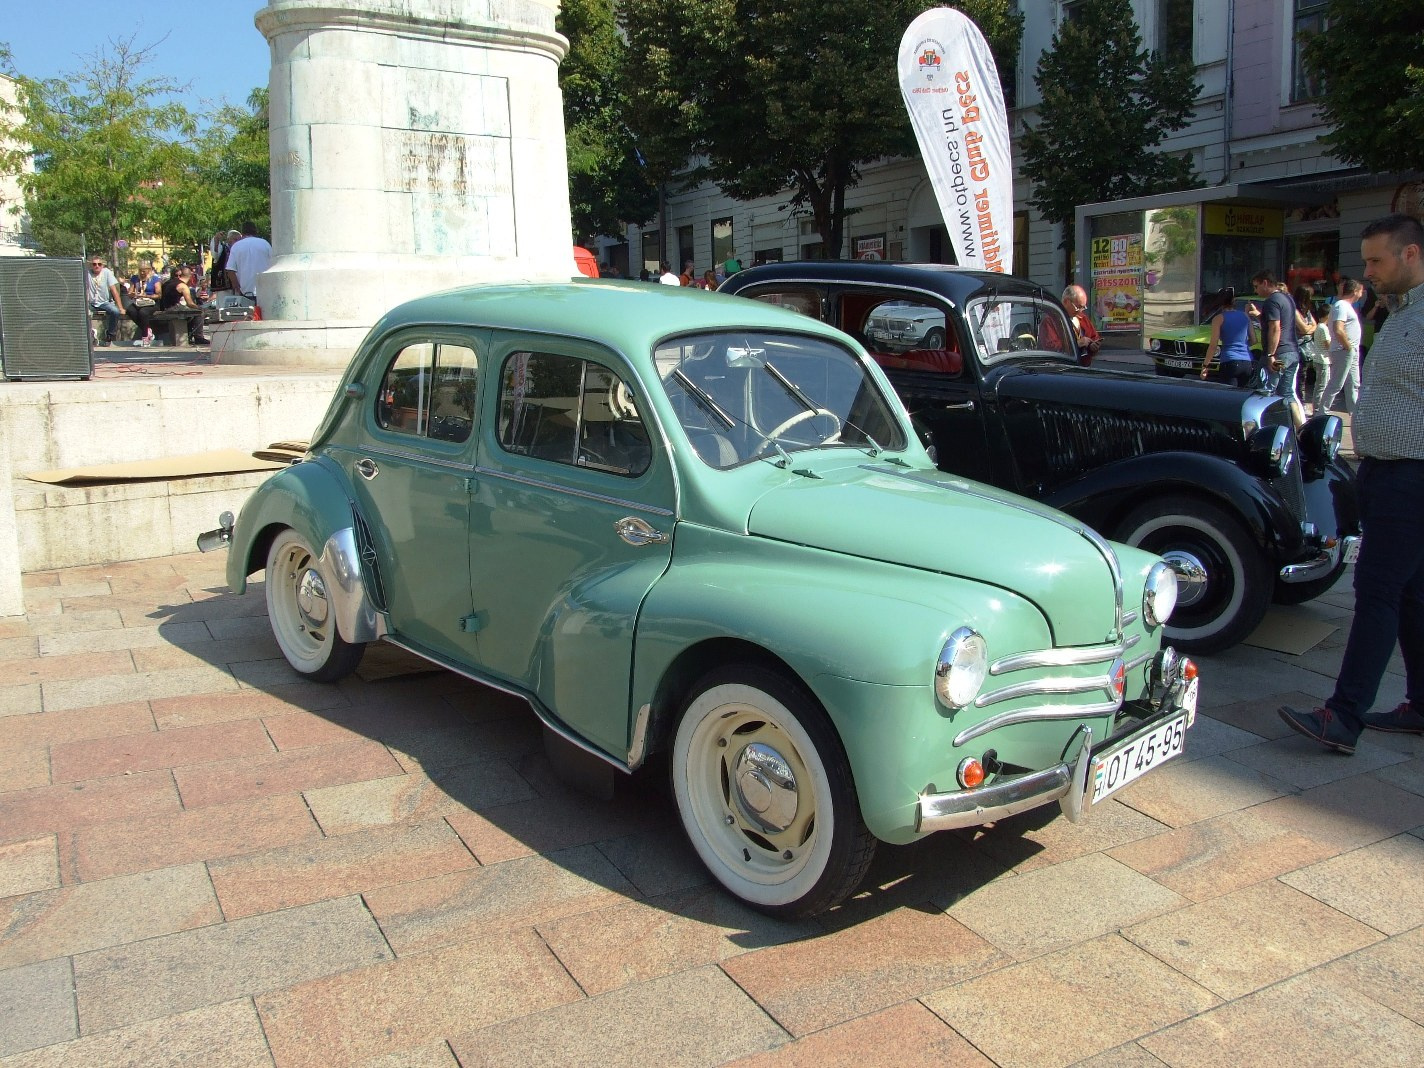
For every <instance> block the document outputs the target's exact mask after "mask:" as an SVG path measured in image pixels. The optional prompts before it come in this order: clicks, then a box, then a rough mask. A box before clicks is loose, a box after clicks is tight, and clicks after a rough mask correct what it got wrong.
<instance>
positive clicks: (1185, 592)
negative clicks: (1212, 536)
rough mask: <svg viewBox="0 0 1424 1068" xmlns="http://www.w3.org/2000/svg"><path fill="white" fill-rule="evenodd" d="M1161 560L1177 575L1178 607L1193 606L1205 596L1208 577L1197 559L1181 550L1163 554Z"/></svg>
mask: <svg viewBox="0 0 1424 1068" xmlns="http://www.w3.org/2000/svg"><path fill="white" fill-rule="evenodd" d="M1162 559H1163V560H1165V561H1167V566H1168V567H1170V568H1171V569H1172V570H1173V571H1174V572H1175V573H1176V575H1177V605H1178V607H1181V608H1185V607H1188V606H1189V605H1194V604H1196V603H1197V602H1198V601H1200V600H1201V599H1202V598H1203V597H1205V596H1206V587H1207V582H1208V580H1209V578H1210V576H1209V575H1208V574H1207V570H1206V565H1205V564H1203V563H1202V562H1201V559H1200V558H1199V557H1197V556H1196V555H1194V554H1193V553H1189V552H1185V551H1183V550H1181V549H1173V550H1171V551H1170V552H1165V553H1163V554H1162Z"/></svg>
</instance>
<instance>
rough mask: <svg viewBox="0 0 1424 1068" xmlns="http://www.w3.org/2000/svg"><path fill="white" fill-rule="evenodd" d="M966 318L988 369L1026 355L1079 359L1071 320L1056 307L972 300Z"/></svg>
mask: <svg viewBox="0 0 1424 1068" xmlns="http://www.w3.org/2000/svg"><path fill="white" fill-rule="evenodd" d="M965 315H966V317H967V318H968V320H969V322H970V325H971V327H972V328H973V332H974V341H975V344H976V345H978V347H979V358H980V359H981V360H982V361H983V362H984V365H985V366H986V367H987V366H989V365H990V364H994V363H998V362H1000V361H1001V360H1005V359H1010V358H1012V357H1014V356H1017V355H1021V354H1023V353H1031V354H1033V355H1035V356H1063V357H1066V358H1068V359H1070V360H1076V359H1077V350H1076V349H1075V348H1074V345H1073V334H1072V331H1071V330H1070V329H1069V326H1068V319H1067V317H1066V316H1065V315H1064V314H1063V309H1062V308H1060V307H1059V306H1058V305H1057V304H1054V303H1051V302H1049V301H1046V300H1036V299H1034V298H1032V297H1023V296H998V295H995V296H991V297H987V298H981V299H979V300H974V301H971V302H970V303H969V306H968V308H967V309H966V310H965Z"/></svg>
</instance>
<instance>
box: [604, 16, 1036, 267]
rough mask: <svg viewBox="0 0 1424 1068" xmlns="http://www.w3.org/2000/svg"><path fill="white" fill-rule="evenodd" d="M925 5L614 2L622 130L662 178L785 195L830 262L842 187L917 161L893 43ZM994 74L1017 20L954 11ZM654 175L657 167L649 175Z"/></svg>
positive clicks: (1010, 52) (1005, 60) (1011, 46)
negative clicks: (631, 75) (681, 173)
mask: <svg viewBox="0 0 1424 1068" xmlns="http://www.w3.org/2000/svg"><path fill="white" fill-rule="evenodd" d="M933 6H936V3H935V0H928V2H927V0H706V2H704V3H697V4H688V3H685V2H683V0H624V2H623V3H622V4H621V11H622V15H623V21H624V27H625V30H626V33H627V36H628V40H629V45H630V48H631V52H632V54H633V55H636V56H637V57H638V67H637V72H636V75H637V76H636V78H635V79H634V80H633V82H632V83H631V84H630V86H629V92H628V95H629V99H630V104H631V111H630V116H631V117H630V124H631V125H632V126H633V128H634V130H635V132H637V133H638V135H639V145H640V146H647V147H644V153H645V155H646V156H649V157H650V158H655V159H656V160H657V161H658V165H660V166H663V167H667V168H668V169H669V173H671V171H672V170H673V169H674V168H676V167H678V166H680V165H681V163H682V162H683V161H685V160H687V159H688V158H694V157H695V158H700V163H699V165H698V166H696V167H695V168H694V169H693V170H692V172H691V173H690V175H689V177H690V178H691V179H693V180H697V179H703V178H706V179H710V180H712V181H714V182H716V183H717V184H718V185H719V186H720V187H721V188H722V190H723V191H724V192H726V193H728V194H729V195H731V196H733V197H736V198H738V199H742V200H751V199H756V198H759V197H764V196H775V195H777V194H780V193H783V192H788V191H789V194H790V195H789V198H788V206H789V207H791V208H792V209H795V210H797V211H804V212H807V213H809V214H810V216H811V217H812V219H813V220H814V222H815V226H816V230H817V231H818V232H819V233H820V235H821V240H822V243H823V247H824V249H825V254H826V255H827V256H829V257H838V256H839V255H840V251H841V246H842V243H843V235H844V225H845V219H846V216H847V209H846V207H845V193H846V190H847V189H848V188H850V187H852V186H853V185H855V183H856V182H858V181H859V179H860V168H861V166H862V165H863V164H865V163H868V162H870V161H872V160H875V159H879V158H881V157H884V156H894V155H903V154H910V153H913V152H915V150H916V149H915V140H914V134H913V131H912V130H911V127H910V121H909V118H908V116H907V115H906V112H905V107H904V104H903V102H902V100H901V96H900V87H899V80H898V78H897V75H896V70H895V57H896V55H897V53H898V51H899V46H900V37H901V36H902V35H903V33H904V32H905V29H906V28H907V27H908V26H909V24H910V22H911V21H913V20H914V18H915V16H917V15H919V14H920V13H921V12H922V11H924V10H926V9H928V8H930V7H933ZM953 6H956V7H959V8H960V9H961V10H963V11H964V12H965V14H967V15H969V16H970V17H971V18H973V19H974V20H975V22H977V23H978V25H979V26H980V28H981V29H982V30H983V31H984V34H985V36H986V37H987V38H988V40H989V42H990V45H991V47H992V48H993V49H994V53H995V56H996V58H997V59H998V61H999V65H1000V70H1007V69H1011V66H1010V65H1011V64H1012V62H1013V57H1014V56H1015V55H1016V54H1017V52H1018V44H1019V38H1020V35H1021V33H1022V25H1023V23H1022V17H1021V16H1019V15H1017V14H1016V13H1015V12H1014V11H1013V10H1012V8H1011V6H1010V4H1009V3H1008V2H1007V0H956V2H955V3H954V4H953ZM654 169H655V170H656V167H655V168H654Z"/></svg>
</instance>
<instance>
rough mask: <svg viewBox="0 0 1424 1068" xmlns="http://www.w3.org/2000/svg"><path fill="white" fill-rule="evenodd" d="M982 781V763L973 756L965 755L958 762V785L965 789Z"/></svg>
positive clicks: (972, 787) (971, 787)
mask: <svg viewBox="0 0 1424 1068" xmlns="http://www.w3.org/2000/svg"><path fill="white" fill-rule="evenodd" d="M983 782H984V765H983V764H981V763H979V761H978V760H977V759H975V758H974V757H965V758H964V759H963V760H961V761H960V762H959V785H960V786H962V787H964V789H966V790H972V789H974V787H976V786H979V785H981V784H982V783H983Z"/></svg>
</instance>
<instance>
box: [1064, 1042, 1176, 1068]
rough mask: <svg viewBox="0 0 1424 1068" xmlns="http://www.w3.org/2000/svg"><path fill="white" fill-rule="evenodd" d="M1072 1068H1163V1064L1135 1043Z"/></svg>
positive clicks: (1114, 1049) (1090, 1058) (1117, 1048)
mask: <svg viewBox="0 0 1424 1068" xmlns="http://www.w3.org/2000/svg"><path fill="white" fill-rule="evenodd" d="M1073 1068H1163V1062H1162V1061H1159V1060H1158V1059H1157V1058H1156V1057H1154V1056H1152V1054H1150V1053H1148V1052H1147V1051H1146V1050H1145V1049H1143V1048H1142V1047H1141V1046H1140V1045H1138V1044H1137V1043H1136V1042H1128V1043H1126V1044H1125V1045H1121V1046H1116V1047H1114V1048H1113V1049H1109V1050H1104V1051H1103V1052H1102V1053H1099V1054H1098V1055H1097V1056H1095V1057H1088V1058H1087V1059H1085V1060H1081V1061H1079V1062H1078V1063H1077V1064H1075V1065H1073Z"/></svg>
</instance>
